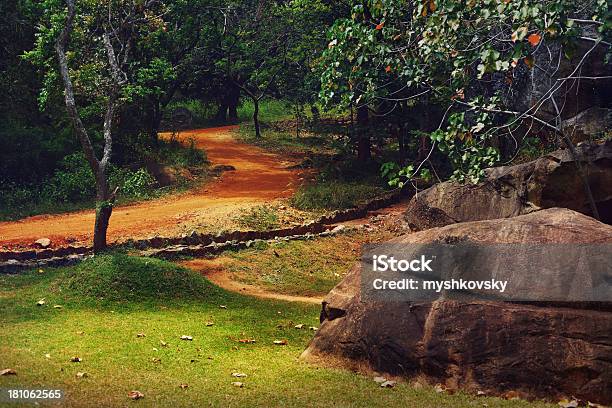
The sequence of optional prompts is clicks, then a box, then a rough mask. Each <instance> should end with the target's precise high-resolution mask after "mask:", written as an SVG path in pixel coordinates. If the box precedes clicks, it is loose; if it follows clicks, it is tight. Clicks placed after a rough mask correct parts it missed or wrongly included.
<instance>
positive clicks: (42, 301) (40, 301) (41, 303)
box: [36, 298, 47, 306]
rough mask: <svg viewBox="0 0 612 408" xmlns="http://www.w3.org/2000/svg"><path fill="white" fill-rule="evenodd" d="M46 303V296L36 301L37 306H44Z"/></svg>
mask: <svg viewBox="0 0 612 408" xmlns="http://www.w3.org/2000/svg"><path fill="white" fill-rule="evenodd" d="M45 303H47V302H45V298H42V299H40V300H39V301H38V302H36V306H44V304H45Z"/></svg>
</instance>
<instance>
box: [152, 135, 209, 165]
mask: <svg viewBox="0 0 612 408" xmlns="http://www.w3.org/2000/svg"><path fill="white" fill-rule="evenodd" d="M155 160H156V161H157V162H159V163H164V164H166V165H169V166H176V167H196V166H201V165H203V164H206V163H208V159H207V157H206V153H205V152H204V151H203V150H201V149H198V148H197V147H196V145H195V142H194V141H193V139H192V140H190V141H189V146H185V145H184V144H183V143H181V142H179V141H178V140H176V139H175V138H174V137H172V138H171V139H168V140H163V139H162V140H160V141H159V148H158V151H157V154H156V157H155Z"/></svg>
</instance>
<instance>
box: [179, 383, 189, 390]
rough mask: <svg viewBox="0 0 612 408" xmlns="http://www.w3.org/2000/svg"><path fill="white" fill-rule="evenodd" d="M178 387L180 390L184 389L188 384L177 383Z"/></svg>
mask: <svg viewBox="0 0 612 408" xmlns="http://www.w3.org/2000/svg"><path fill="white" fill-rule="evenodd" d="M179 388H180V389H182V390H186V389H187V388H189V385H188V384H179Z"/></svg>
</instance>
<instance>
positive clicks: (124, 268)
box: [64, 254, 216, 301]
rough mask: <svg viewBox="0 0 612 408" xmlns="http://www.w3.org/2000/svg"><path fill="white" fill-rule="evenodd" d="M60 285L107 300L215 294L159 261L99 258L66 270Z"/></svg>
mask: <svg viewBox="0 0 612 408" xmlns="http://www.w3.org/2000/svg"><path fill="white" fill-rule="evenodd" d="M64 286H65V287H66V288H67V289H69V290H70V291H72V292H75V293H76V294H78V295H82V296H85V297H90V298H98V299H99V298H104V299H107V300H124V301H125V300H136V299H169V298H202V297H205V296H206V295H209V294H211V293H212V292H216V289H215V288H214V286H212V285H211V284H210V283H209V282H208V281H207V280H205V279H204V278H203V277H201V276H200V275H198V274H196V273H194V272H192V271H190V270H188V269H185V268H183V267H180V266H178V265H175V264H172V263H170V262H165V261H162V260H159V259H153V258H142V257H135V256H128V255H123V254H111V255H100V256H96V257H94V258H92V259H89V260H86V261H84V262H82V263H80V264H78V265H76V266H74V267H73V268H70V269H69V271H68V275H67V277H66V280H65V284H64Z"/></svg>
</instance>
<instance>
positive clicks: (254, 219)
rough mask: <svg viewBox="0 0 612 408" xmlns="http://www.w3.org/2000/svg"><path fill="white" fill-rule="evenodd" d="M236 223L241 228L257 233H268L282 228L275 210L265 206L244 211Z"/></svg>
mask: <svg viewBox="0 0 612 408" xmlns="http://www.w3.org/2000/svg"><path fill="white" fill-rule="evenodd" d="M236 221H237V222H238V224H239V225H240V226H241V227H243V228H248V229H251V230H255V231H268V230H272V229H276V228H279V226H280V223H279V222H278V216H277V215H276V211H275V210H274V208H272V207H269V206H267V205H265V204H264V205H258V206H256V207H253V208H249V209H246V210H242V211H241V213H240V214H239V215H238V216H237V217H236Z"/></svg>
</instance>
